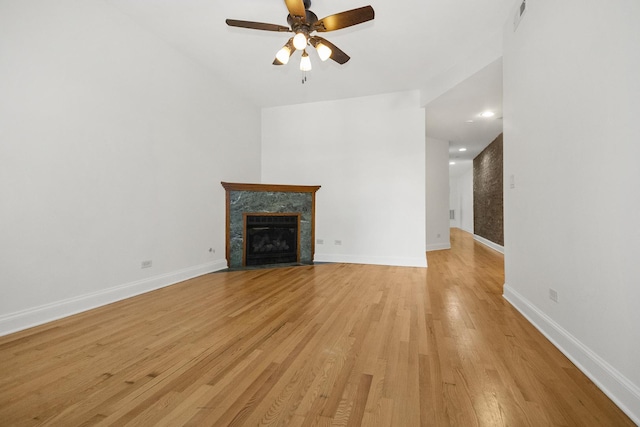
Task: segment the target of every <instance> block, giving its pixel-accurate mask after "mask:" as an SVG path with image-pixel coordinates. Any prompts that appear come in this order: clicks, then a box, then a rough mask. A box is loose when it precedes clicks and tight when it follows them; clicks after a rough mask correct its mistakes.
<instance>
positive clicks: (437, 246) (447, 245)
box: [427, 243, 451, 252]
mask: <svg viewBox="0 0 640 427" xmlns="http://www.w3.org/2000/svg"><path fill="white" fill-rule="evenodd" d="M445 249H451V243H432V244H430V245H427V252H429V251H442V250H445Z"/></svg>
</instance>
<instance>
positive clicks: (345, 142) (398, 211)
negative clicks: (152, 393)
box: [262, 91, 426, 266]
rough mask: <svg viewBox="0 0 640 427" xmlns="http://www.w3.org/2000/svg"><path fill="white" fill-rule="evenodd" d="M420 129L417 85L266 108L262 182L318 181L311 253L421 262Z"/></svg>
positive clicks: (337, 259) (359, 259) (320, 258)
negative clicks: (406, 89) (405, 89)
mask: <svg viewBox="0 0 640 427" xmlns="http://www.w3.org/2000/svg"><path fill="white" fill-rule="evenodd" d="M423 135H424V111H423V110H422V109H421V108H420V106H419V93H418V92H417V91H414V92H403V93H393V94H387V95H380V96H371V97H364V98H354V99H347V100H341V101H330V102H319V103H312V104H304V105H292V106H285V107H275V108H266V109H263V111H262V182H264V183H273V184H305V185H321V186H322V188H320V190H319V191H318V193H317V199H316V239H321V240H323V241H324V244H322V245H320V244H317V245H316V253H315V260H316V261H332V262H354V263H370V264H389V265H408V266H426V258H425V245H424V236H425V163H424V158H425V157H424V136H423ZM336 240H340V241H341V242H342V244H341V245H336V244H335V241H336Z"/></svg>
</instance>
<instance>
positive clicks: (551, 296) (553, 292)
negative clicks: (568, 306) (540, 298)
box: [549, 288, 558, 302]
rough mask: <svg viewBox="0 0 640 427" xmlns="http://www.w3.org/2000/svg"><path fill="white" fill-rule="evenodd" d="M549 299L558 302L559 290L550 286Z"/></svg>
mask: <svg viewBox="0 0 640 427" xmlns="http://www.w3.org/2000/svg"><path fill="white" fill-rule="evenodd" d="M549 299H550V300H551V301H553V302H558V291H556V290H555V289H551V288H549Z"/></svg>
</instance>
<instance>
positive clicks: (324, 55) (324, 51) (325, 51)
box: [316, 43, 333, 61]
mask: <svg viewBox="0 0 640 427" xmlns="http://www.w3.org/2000/svg"><path fill="white" fill-rule="evenodd" d="M316 51H317V52H318V56H319V57H320V60H321V61H326V60H327V59H329V58H331V54H332V53H333V52H332V51H331V48H330V47H329V46H327V45H324V44H322V43H318V44H316Z"/></svg>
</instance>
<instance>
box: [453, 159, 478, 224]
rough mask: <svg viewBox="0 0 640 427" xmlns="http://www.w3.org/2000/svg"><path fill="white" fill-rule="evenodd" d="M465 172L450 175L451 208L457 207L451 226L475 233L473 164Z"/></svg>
mask: <svg viewBox="0 0 640 427" xmlns="http://www.w3.org/2000/svg"><path fill="white" fill-rule="evenodd" d="M469 163H471V164H470V165H469V167H468V168H466V169H465V171H464V172H461V173H460V174H455V175H453V174H452V175H450V176H449V180H450V196H449V199H450V209H455V211H456V218H455V219H454V220H451V226H452V227H457V228H460V229H462V230H464V231H466V232H469V233H472V234H473V164H472V162H469Z"/></svg>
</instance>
